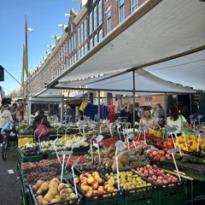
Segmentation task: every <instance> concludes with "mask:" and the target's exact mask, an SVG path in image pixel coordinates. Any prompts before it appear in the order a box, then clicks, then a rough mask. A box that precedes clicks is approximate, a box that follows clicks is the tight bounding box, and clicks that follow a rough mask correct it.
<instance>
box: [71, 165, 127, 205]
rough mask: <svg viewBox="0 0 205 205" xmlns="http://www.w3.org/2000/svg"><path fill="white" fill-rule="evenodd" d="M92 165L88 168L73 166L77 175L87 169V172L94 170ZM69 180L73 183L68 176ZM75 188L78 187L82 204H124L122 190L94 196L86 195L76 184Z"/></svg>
mask: <svg viewBox="0 0 205 205" xmlns="http://www.w3.org/2000/svg"><path fill="white" fill-rule="evenodd" d="M82 167H84V166H82ZM94 167H95V166H92V167H91V168H90V169H89V167H87V166H86V167H84V168H85V169H83V170H82V169H78V168H75V173H76V174H77V175H79V174H81V173H82V172H84V171H87V172H90V171H96V169H95V168H94ZM98 171H99V170H98ZM100 175H101V173H100ZM101 177H102V178H103V179H105V177H104V176H103V175H101ZM69 181H70V183H71V184H73V180H72V178H70V179H69ZM77 189H78V192H79V193H80V194H81V195H82V199H83V200H82V205H124V204H125V198H124V195H123V193H122V192H119V191H116V192H112V193H105V194H99V195H95V196H94V197H87V196H86V195H85V194H84V192H83V191H82V190H81V188H80V187H79V186H78V185H77Z"/></svg>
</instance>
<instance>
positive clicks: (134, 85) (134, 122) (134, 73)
mask: <svg viewBox="0 0 205 205" xmlns="http://www.w3.org/2000/svg"><path fill="white" fill-rule="evenodd" d="M132 73H133V113H132V114H133V133H134V134H135V71H132Z"/></svg>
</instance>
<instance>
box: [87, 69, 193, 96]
mask: <svg viewBox="0 0 205 205" xmlns="http://www.w3.org/2000/svg"><path fill="white" fill-rule="evenodd" d="M87 87H88V88H95V89H99V90H106V89H113V90H118V89H119V90H123V89H125V90H130V91H132V89H133V73H132V72H129V73H125V74H123V75H119V76H116V77H113V78H110V79H106V80H101V81H99V82H96V83H91V84H89V85H87ZM135 90H136V92H142V93H143V92H144V93H146V92H147V94H148V93H194V92H195V91H194V90H193V89H192V88H190V87H183V86H181V85H177V84H175V83H171V82H168V81H165V80H162V79H160V78H158V77H156V76H154V75H152V74H150V73H149V72H147V71H145V70H143V69H141V70H137V71H135Z"/></svg>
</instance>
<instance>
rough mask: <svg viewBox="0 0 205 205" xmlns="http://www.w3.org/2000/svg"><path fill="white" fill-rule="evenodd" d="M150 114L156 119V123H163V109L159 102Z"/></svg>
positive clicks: (162, 124)
mask: <svg viewBox="0 0 205 205" xmlns="http://www.w3.org/2000/svg"><path fill="white" fill-rule="evenodd" d="M152 116H153V117H154V118H155V119H156V120H157V122H158V124H159V125H160V126H161V127H163V126H164V124H165V111H164V109H163V107H162V106H161V104H160V103H158V104H156V106H155V107H154V110H153V112H152Z"/></svg>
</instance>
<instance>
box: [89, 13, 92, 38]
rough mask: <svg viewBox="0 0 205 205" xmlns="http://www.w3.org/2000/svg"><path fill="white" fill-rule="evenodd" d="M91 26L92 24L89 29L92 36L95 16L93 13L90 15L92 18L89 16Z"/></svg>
mask: <svg viewBox="0 0 205 205" xmlns="http://www.w3.org/2000/svg"><path fill="white" fill-rule="evenodd" d="M89 21H90V22H89V24H90V27H89V33H90V34H91V33H92V32H93V14H92V12H91V13H90V16H89Z"/></svg>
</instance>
